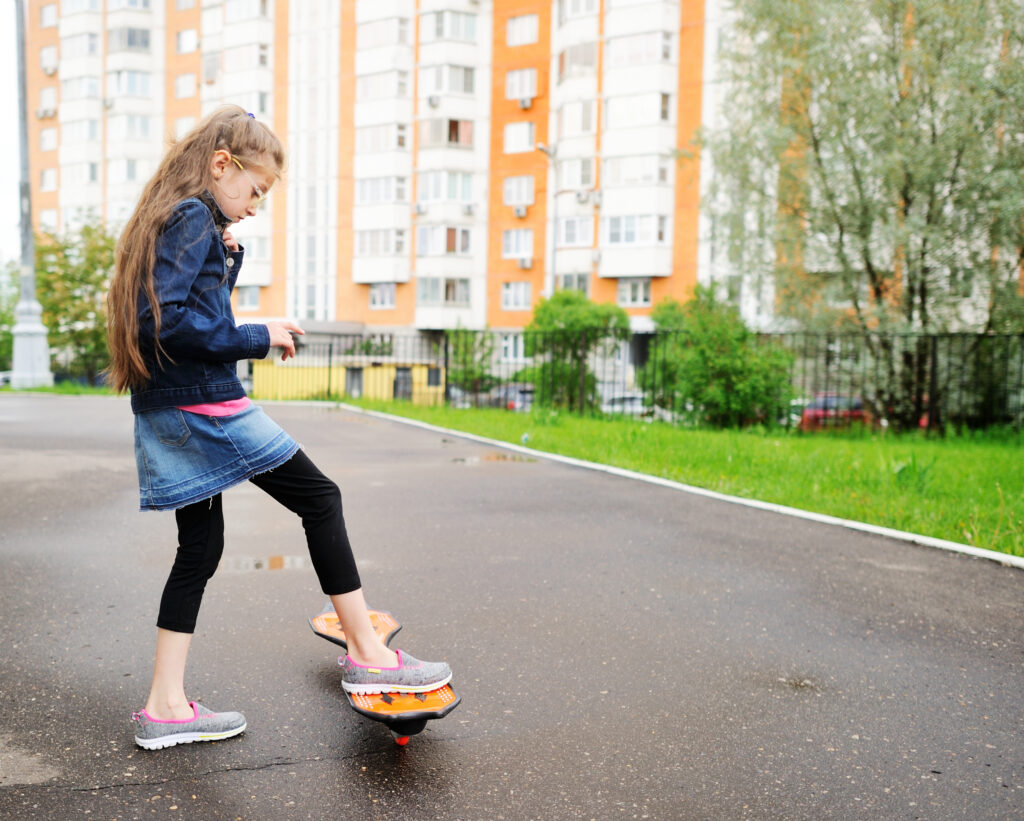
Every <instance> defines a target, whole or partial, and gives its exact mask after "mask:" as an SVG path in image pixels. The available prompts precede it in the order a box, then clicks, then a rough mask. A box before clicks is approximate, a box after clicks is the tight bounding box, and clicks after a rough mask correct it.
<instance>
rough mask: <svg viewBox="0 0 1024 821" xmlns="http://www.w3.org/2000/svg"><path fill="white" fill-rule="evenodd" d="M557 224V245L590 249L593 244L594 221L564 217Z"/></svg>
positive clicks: (585, 218)
mask: <svg viewBox="0 0 1024 821" xmlns="http://www.w3.org/2000/svg"><path fill="white" fill-rule="evenodd" d="M559 223H560V224H559V226H558V244H559V245H565V246H584V247H590V246H591V245H593V244H594V220H593V218H592V217H566V218H565V219H561V220H559Z"/></svg>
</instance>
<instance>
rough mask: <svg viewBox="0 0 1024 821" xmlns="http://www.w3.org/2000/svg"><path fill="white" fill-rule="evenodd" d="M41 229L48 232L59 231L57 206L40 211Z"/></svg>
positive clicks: (54, 232)
mask: <svg viewBox="0 0 1024 821" xmlns="http://www.w3.org/2000/svg"><path fill="white" fill-rule="evenodd" d="M39 230H40V231H42V232H44V233H47V234H56V233H57V209H56V208H44V209H43V210H42V211H40V212H39Z"/></svg>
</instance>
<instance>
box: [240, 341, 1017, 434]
mask: <svg viewBox="0 0 1024 821" xmlns="http://www.w3.org/2000/svg"><path fill="white" fill-rule="evenodd" d="M752 340H753V345H754V346H755V347H756V348H758V349H765V348H771V349H774V350H776V351H783V352H785V355H784V356H783V357H782V360H783V361H784V362H785V367H787V368H788V370H789V376H788V380H786V383H787V388H788V389H787V390H786V391H784V395H781V396H780V406H779V407H777V408H774V409H773V410H772V412H771V415H772V417H773V418H771V419H765V420H763V421H766V422H770V423H771V424H781V425H784V426H802V427H806V426H808V425H809V424H810V423H811V422H813V423H814V424H815V425H818V424H845V423H847V422H851V421H864V422H865V423H866V424H869V425H871V426H879V425H882V426H884V425H892V426H894V427H897V428H900V429H908V428H927V429H931V430H943V431H946V430H954V431H960V430H966V429H971V430H974V429H983V428H988V427H992V426H996V425H1004V426H1012V427H1014V428H1016V429H1019V428H1020V427H1021V425H1022V424H1024V335H977V334H939V335H935V334H817V333H788V334H761V335H756V336H754V337H752ZM686 344H687V343H686V340H685V338H684V337H681V336H680V335H679V334H676V333H673V332H659V333H653V334H634V335H633V336H632V337H630V338H629V339H625V340H611V339H603V338H601V335H600V331H596V330H595V331H589V332H584V333H581V334H564V333H531V332H520V333H501V332H491V331H466V330H458V331H450V332H431V333H409V334H367V335H346V336H336V337H333V338H331V339H330V340H329V341H325V342H322V343H320V342H317V343H309V344H303V343H300V347H299V349H298V353H297V355H296V357H294V358H293V359H289V360H288V361H287V362H281V361H280V360H279V359H275V358H273V357H271V358H268V359H266V360H261V361H254V362H251V363H249V369H248V374H247V375H246V376H247V378H248V380H249V381H250V385H249V387H250V390H251V392H252V395H253V396H254V397H256V398H263V399H300V398H301V399H310V398H317V399H344V398H359V397H367V398H374V399H388V400H390V399H404V400H408V401H412V402H415V403H418V404H442V403H446V404H449V405H451V406H453V407H458V408H467V407H500V408H506V409H509V410H515V411H526V410H530V409H531V408H532V407H533V406H534V405H542V406H554V407H561V408H564V409H566V410H569V411H571V412H576V413H590V414H626V415H632V416H641V417H647V418H657V419H662V420H665V421H672V422H676V423H681V424H682V423H686V422H687V421H692V420H693V419H694V418H695V417H696V415H695V414H694V413H693V411H694V410H695V409H694V405H693V400H692V398H691V397H689V396H687V395H686V394H685V392H684V393H680V391H679V386H678V384H675V383H673V384H668V380H671V379H674V377H673V376H672V374H673V373H674V371H673V369H672V368H671V367H669V365H670V364H671V358H672V357H674V356H675V357H678V356H679V352H680V351H681V350H683V349H685V346H686Z"/></svg>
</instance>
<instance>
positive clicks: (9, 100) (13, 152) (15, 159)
mask: <svg viewBox="0 0 1024 821" xmlns="http://www.w3.org/2000/svg"><path fill="white" fill-rule="evenodd" d="M14 18H15V15H14V3H10V2H7V3H0V111H3V112H5V115H6V116H5V119H6V120H7V122H8V123H9V124H11V125H16V124H17V122H18V55H17V47H18V42H17V40H16V39H15V27H14ZM5 54H6V55H7V56H6V57H4V56H2V55H5ZM19 165H20V157H19V151H18V129H17V128H10V127H8V128H0V263H6V262H7V261H8V260H12V259H14V260H17V259H20V258H21V248H20V247H19V243H20V241H21V240H20V234H19V228H18V183H19V180H18V175H19Z"/></svg>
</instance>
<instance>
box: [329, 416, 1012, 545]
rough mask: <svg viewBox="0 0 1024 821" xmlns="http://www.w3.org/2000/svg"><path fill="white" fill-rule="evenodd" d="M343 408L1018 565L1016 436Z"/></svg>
mask: <svg viewBox="0 0 1024 821" xmlns="http://www.w3.org/2000/svg"><path fill="white" fill-rule="evenodd" d="M346 401H348V400H346ZM352 404H355V405H359V406H360V407H363V408H366V409H367V410H379V411H384V412H386V413H393V414H396V415H399V416H406V417H410V418H413V419H419V420H421V421H424V422H429V423H431V424H434V425H439V426H441V427H446V428H451V429H453V430H459V431H464V432H466V433H475V434H478V435H480V436H487V437H489V438H492V439H498V440H501V441H504V442H512V443H515V444H522V443H523V437H524V435H526V436H527V437H528V439H527V440H526V443H525V444H526V445H527V447H531V448H535V449H537V450H541V451H547V452H550V453H559V454H563V455H565V456H573V457H576V458H579V459H586V460H588V461H592V462H600V463H602V464H607V465H615V466H617V467H623V468H628V469H630V470H635V471H639V472H641V473H649V474H653V475H655V476H662V477H665V478H667V479H673V480H675V481H677V482H683V483H685V484H688V485H696V486H698V487H703V488H708V489H710V490H716V491H719V492H720V493H727V494H730V495H733V496H742V497H745V498H750V499H760V500H762V501H766V502H775V503H777V504H782V505H788V506H790V507H796V508H801V509H803V510H811V511H815V512H817V513H826V514H829V515H831V516H839V517H842V518H844V519H854V520H857V521H861V522H868V523H871V524H876V525H882V526H884V527H892V528H896V529H898V530H907V531H911V532H913V533H919V534H923V535H926V536H934V537H937V538H940V539H948V540H950V541H954V542H962V543H965V544H969V545H973V546H975V547H983V548H987V549H989V550H998V551H1001V552H1003V553H1010V554H1014V555H1017V556H1024V470H1022V468H1021V457H1022V456H1024V447H1022V442H1024V439H1022V438H1021V437H1019V436H1013V435H1001V434H988V435H978V436H965V437H956V436H951V437H948V438H947V439H944V440H943V439H925V438H924V437H923V436H921V435H917V434H912V435H906V436H893V435H888V436H884V435H873V434H863V435H862V434H812V435H811V434H809V435H801V434H796V433H786V432H783V431H780V432H777V433H766V432H763V431H743V432H740V431H709V430H690V429H680V428H674V427H672V426H671V425H666V424H663V423H660V422H653V423H645V422H638V421H633V420H629V419H581V418H579V417H577V416H572V415H569V414H566V413H558V412H553V411H542V410H537V411H534V412H532V413H525V414H524V413H513V412H510V411H505V410H500V409H479V410H476V409H474V410H455V409H451V408H446V407H421V406H416V405H412V404H410V403H407V402H374V401H369V400H361V401H357V402H352Z"/></svg>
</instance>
